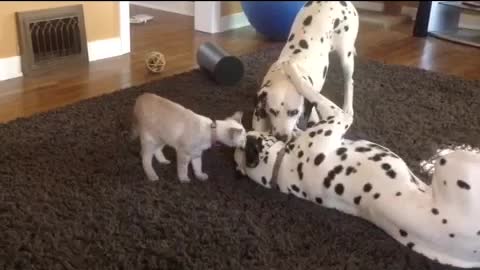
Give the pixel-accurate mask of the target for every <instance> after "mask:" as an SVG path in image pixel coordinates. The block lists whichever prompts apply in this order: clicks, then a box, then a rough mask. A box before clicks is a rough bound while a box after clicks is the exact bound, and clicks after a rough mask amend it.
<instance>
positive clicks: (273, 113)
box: [268, 108, 279, 117]
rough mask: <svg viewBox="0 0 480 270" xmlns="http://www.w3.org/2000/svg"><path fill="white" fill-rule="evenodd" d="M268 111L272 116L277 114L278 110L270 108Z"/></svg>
mask: <svg viewBox="0 0 480 270" xmlns="http://www.w3.org/2000/svg"><path fill="white" fill-rule="evenodd" d="M268 111H269V112H270V113H271V114H272V115H273V116H275V117H277V116H278V113H279V111H275V110H274V109H272V108H270V109H269V110H268Z"/></svg>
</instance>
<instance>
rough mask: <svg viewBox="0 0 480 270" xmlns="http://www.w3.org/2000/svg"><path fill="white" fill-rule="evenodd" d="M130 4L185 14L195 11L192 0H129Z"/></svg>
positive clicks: (188, 14) (191, 13) (189, 14)
mask: <svg viewBox="0 0 480 270" xmlns="http://www.w3.org/2000/svg"><path fill="white" fill-rule="evenodd" d="M130 4H131V5H136V6H141V7H146V8H151V9H157V10H163V11H167V12H172V13H178V14H182V15H187V16H193V14H194V11H195V4H194V2H193V1H131V2H130Z"/></svg>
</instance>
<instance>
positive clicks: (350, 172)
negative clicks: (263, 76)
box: [234, 65, 480, 268]
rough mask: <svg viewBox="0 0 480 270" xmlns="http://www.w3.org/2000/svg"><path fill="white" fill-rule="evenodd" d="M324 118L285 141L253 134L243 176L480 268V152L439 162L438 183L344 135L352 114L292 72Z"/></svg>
mask: <svg viewBox="0 0 480 270" xmlns="http://www.w3.org/2000/svg"><path fill="white" fill-rule="evenodd" d="M286 69H287V70H289V71H288V73H289V74H295V73H297V75H292V76H291V79H292V81H294V82H295V84H296V85H298V91H299V93H301V94H302V95H303V96H304V97H305V98H306V99H308V100H310V101H311V102H312V103H313V104H314V106H315V107H316V109H317V111H318V113H319V114H320V116H321V120H320V121H318V122H317V123H316V124H315V125H314V126H313V127H310V128H308V129H306V130H305V131H304V132H302V133H301V134H300V135H299V136H298V137H297V138H293V139H291V140H290V141H289V142H287V143H284V142H282V141H280V140H277V139H276V138H275V137H274V136H271V135H269V134H268V133H265V132H258V131H250V132H249V133H248V134H247V143H246V146H245V148H244V149H240V148H237V149H236V150H235V154H234V159H235V163H236V164H237V170H239V171H240V172H241V173H242V174H244V175H247V176H248V177H249V178H250V179H252V180H253V181H255V182H257V183H258V184H260V185H262V186H264V187H266V188H277V189H278V190H279V191H280V192H283V193H289V194H293V195H294V196H296V197H299V198H302V199H305V200H309V201H311V202H313V203H316V204H318V205H322V206H324V207H327V208H333V209H337V210H339V211H342V212H344V213H347V214H350V215H354V216H357V217H360V218H363V219H366V220H368V221H370V222H372V223H373V224H375V225H376V226H378V227H379V228H381V229H382V230H384V231H385V232H386V233H388V234H389V235H390V236H391V237H393V238H394V239H395V240H397V241H398V242H399V243H401V244H403V245H405V246H406V247H408V248H410V249H412V250H413V251H415V252H418V253H420V254H423V255H425V256H426V257H427V258H430V259H432V260H437V261H438V262H440V263H443V264H449V265H454V266H457V267H465V268H470V267H480V222H479V218H478V214H479V213H480V196H479V194H480V154H477V153H472V152H468V151H454V152H452V153H450V154H447V155H445V156H443V157H440V158H439V159H438V160H437V161H436V165H435V166H436V168H435V171H434V175H433V183H432V185H426V184H424V182H422V181H420V180H419V179H418V178H417V177H416V176H415V175H414V174H413V173H412V172H411V171H410V169H409V168H408V166H407V164H406V163H405V162H404V161H403V160H402V159H401V158H400V157H399V156H398V155H396V154H395V153H393V152H392V151H390V150H389V149H387V148H385V147H383V146H380V145H377V144H375V143H372V142H369V141H365V140H359V141H352V140H347V139H345V138H344V137H343V136H344V134H345V132H346V131H347V130H348V128H349V126H350V125H351V123H352V119H353V117H352V114H351V113H349V112H345V111H344V110H342V109H340V108H339V107H337V105H335V104H334V103H333V102H331V101H330V100H328V99H327V98H325V97H324V96H322V95H320V94H319V93H317V92H315V89H313V88H312V87H311V84H310V83H309V82H308V79H306V80H305V79H303V78H301V77H300V76H299V75H298V74H303V73H301V72H299V71H298V70H299V68H298V67H295V66H294V65H291V66H290V67H287V68H286Z"/></svg>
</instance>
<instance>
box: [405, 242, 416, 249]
mask: <svg viewBox="0 0 480 270" xmlns="http://www.w3.org/2000/svg"><path fill="white" fill-rule="evenodd" d="M414 246H415V244H414V243H412V242H409V243H408V244H407V247H408V248H409V249H413V247H414Z"/></svg>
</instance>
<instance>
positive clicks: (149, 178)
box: [147, 175, 159, 182]
mask: <svg viewBox="0 0 480 270" xmlns="http://www.w3.org/2000/svg"><path fill="white" fill-rule="evenodd" d="M147 177H148V180H150V181H152V182H155V181H158V179H159V178H158V175H148V176H147Z"/></svg>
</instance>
